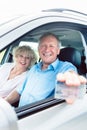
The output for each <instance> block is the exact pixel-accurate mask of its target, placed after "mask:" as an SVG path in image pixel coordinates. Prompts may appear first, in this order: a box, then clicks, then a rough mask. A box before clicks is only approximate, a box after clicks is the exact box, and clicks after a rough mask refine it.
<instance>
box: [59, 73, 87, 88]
mask: <svg viewBox="0 0 87 130" xmlns="http://www.w3.org/2000/svg"><path fill="white" fill-rule="evenodd" d="M57 80H58V81H60V82H64V83H65V84H66V85H67V86H80V85H81V84H86V83H87V79H86V78H85V77H83V76H82V75H78V74H77V73H75V72H74V71H68V72H65V73H59V74H58V75H57Z"/></svg>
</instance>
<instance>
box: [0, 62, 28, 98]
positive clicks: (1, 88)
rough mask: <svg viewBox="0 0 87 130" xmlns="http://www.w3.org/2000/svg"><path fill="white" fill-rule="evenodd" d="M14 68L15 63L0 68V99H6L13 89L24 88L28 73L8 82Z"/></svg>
mask: <svg viewBox="0 0 87 130" xmlns="http://www.w3.org/2000/svg"><path fill="white" fill-rule="evenodd" d="M13 67H14V63H5V64H4V65H2V66H1V67H0V97H6V96H7V95H8V94H9V93H10V92H11V91H12V90H13V89H15V88H17V87H19V86H22V84H23V82H24V79H25V77H26V73H27V71H26V72H23V73H22V74H20V75H17V76H16V77H15V78H13V79H9V80H8V77H9V74H10V71H11V69H12V68H13Z"/></svg>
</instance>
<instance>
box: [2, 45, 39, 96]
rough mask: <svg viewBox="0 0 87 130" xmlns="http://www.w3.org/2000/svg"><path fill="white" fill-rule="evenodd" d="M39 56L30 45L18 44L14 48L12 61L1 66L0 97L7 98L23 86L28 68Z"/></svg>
mask: <svg viewBox="0 0 87 130" xmlns="http://www.w3.org/2000/svg"><path fill="white" fill-rule="evenodd" d="M36 60H37V58H36V54H35V53H34V51H33V50H32V49H31V48H30V46H26V45H24V46H18V47H16V48H14V49H13V61H14V62H12V63H5V64H3V65H2V66H1V67H0V97H2V98H5V97H6V96H8V95H9V93H10V92H11V91H13V90H14V89H15V88H16V87H18V86H21V85H22V83H23V82H24V79H25V77H26V74H27V70H28V69H29V68H30V67H31V66H32V65H34V64H35V62H36Z"/></svg>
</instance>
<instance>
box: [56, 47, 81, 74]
mask: <svg viewBox="0 0 87 130" xmlns="http://www.w3.org/2000/svg"><path fill="white" fill-rule="evenodd" d="M58 58H59V60H62V61H68V62H71V63H72V64H73V65H75V66H76V67H77V70H78V73H79V74H80V65H81V54H80V52H79V51H78V50H77V49H75V48H72V47H66V48H62V49H61V50H60V54H59V55H58Z"/></svg>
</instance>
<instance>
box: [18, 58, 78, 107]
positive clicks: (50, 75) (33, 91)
mask: <svg viewBox="0 0 87 130" xmlns="http://www.w3.org/2000/svg"><path fill="white" fill-rule="evenodd" d="M41 66H42V62H40V63H38V64H36V65H34V66H33V67H32V68H31V69H30V70H29V72H28V74H27V78H26V80H25V82H24V84H23V86H22V87H19V88H17V92H18V93H19V94H20V95H21V97H20V102H19V106H24V105H26V104H30V103H33V102H36V101H39V100H42V99H45V98H47V97H48V96H49V95H50V93H51V92H52V91H53V90H54V89H55V81H56V75H57V74H58V73H60V72H61V73H64V72H66V71H69V70H74V71H77V70H76V67H75V66H73V65H72V64H71V63H69V62H63V61H59V60H58V59H57V60H56V61H55V62H53V63H52V64H50V65H49V66H48V68H47V69H46V70H41Z"/></svg>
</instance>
